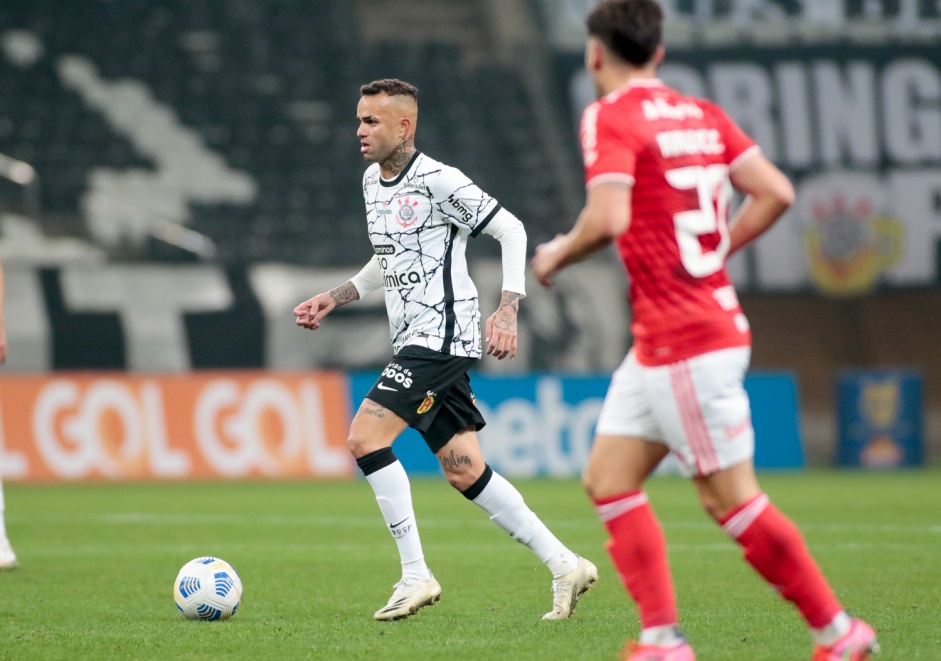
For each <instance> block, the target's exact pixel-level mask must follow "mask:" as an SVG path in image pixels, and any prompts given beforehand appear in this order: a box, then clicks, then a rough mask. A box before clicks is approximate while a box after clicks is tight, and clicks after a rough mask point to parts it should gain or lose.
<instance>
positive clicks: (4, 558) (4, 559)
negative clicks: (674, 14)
mask: <svg viewBox="0 0 941 661" xmlns="http://www.w3.org/2000/svg"><path fill="white" fill-rule="evenodd" d="M18 564H19V563H18V562H17V560H16V553H14V552H13V548H12V547H11V546H10V540H9V539H7V538H6V537H3V538H0V570H3V569H13V568H14V567H16V566H17V565H18Z"/></svg>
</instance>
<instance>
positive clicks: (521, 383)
mask: <svg viewBox="0 0 941 661" xmlns="http://www.w3.org/2000/svg"><path fill="white" fill-rule="evenodd" d="M377 377H378V374H371V373H369V374H367V373H354V374H352V375H351V377H350V388H351V395H352V400H353V406H354V407H355V406H357V405H358V403H359V402H360V401H361V400H362V398H363V397H365V395H366V393H367V392H368V391H369V388H370V387H372V385H373V384H374V383H375V382H376V379H377ZM608 383H609V378H608V377H607V376H598V375H592V376H560V375H549V374H536V375H526V376H487V375H483V374H472V375H471V385H472V386H473V389H474V394H475V396H476V397H477V405H478V407H479V408H480V410H481V412H482V413H483V414H484V417H485V418H486V420H487V426H486V427H484V429H482V430H481V432H480V443H481V447H482V449H483V452H484V456H485V457H486V459H487V462H488V463H489V464H490V465H491V466H493V468H494V470H496V471H498V472H500V473H503V474H505V475H507V476H510V477H523V478H528V477H577V476H579V475H581V472H582V470H583V469H584V467H585V463H586V461H587V459H588V453H589V451H590V449H591V443H592V440H593V437H594V428H595V423H596V422H597V420H598V414H599V413H600V411H601V403H602V400H603V399H604V396H605V393H606V392H607V389H608ZM745 388H746V390H747V391H748V394H749V398H750V399H751V404H752V418H753V421H752V422H753V424H754V427H755V433H756V438H757V441H756V451H755V464H756V466H757V467H758V468H761V469H774V470H781V469H797V468H802V467H803V466H804V454H803V449H802V445H801V435H800V421H799V415H798V411H799V409H798V401H797V387H796V380H795V378H794V376H793V375H792V374H790V373H787V372H768V373H755V374H751V375H749V376H748V377H747V379H746V382H745ZM394 450H395V454H396V456H397V457H398V458H399V459H400V460H401V462H402V464H403V465H404V466H405V468H406V470H408V471H409V472H410V473H412V474H434V473H440V472H441V469H440V467H439V465H438V460H437V459H436V458H435V457H434V455H432V454H431V452H430V451H429V450H428V448H427V446H426V445H425V442H424V440H422V438H421V436H420V435H419V434H418V433H417V432H415V431H414V430H411V429H409V430H406V432H405V433H404V434H403V435H402V436H401V437H400V438H399V439H398V440H397V441H396V442H395V445H394Z"/></svg>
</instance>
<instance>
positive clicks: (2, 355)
mask: <svg viewBox="0 0 941 661" xmlns="http://www.w3.org/2000/svg"><path fill="white" fill-rule="evenodd" d="M5 362H7V331H6V329H5V328H4V327H3V324H2V323H0V365H2V364H3V363H5Z"/></svg>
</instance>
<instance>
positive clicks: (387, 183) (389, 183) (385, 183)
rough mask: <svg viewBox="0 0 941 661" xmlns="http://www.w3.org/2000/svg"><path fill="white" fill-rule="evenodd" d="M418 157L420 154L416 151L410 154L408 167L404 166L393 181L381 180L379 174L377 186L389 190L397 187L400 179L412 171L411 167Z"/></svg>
mask: <svg viewBox="0 0 941 661" xmlns="http://www.w3.org/2000/svg"><path fill="white" fill-rule="evenodd" d="M420 155H421V152H420V151H418V150H417V149H416V150H415V153H414V154H412V158H411V159H410V160H409V162H408V165H406V166H405V167H404V168H403V169H402V171H401V172H399V174H398V175H396V177H395V179H383V178H382V175H381V174H380V175H379V185H380V186H385V187H386V188H390V187H392V186H397V185H398V184H399V182H400V181H402V178H403V177H404V176H405V174H406V173H407V172H408V171H409V170H411V169H412V165H414V164H415V161H416V160H418V157H419V156H420Z"/></svg>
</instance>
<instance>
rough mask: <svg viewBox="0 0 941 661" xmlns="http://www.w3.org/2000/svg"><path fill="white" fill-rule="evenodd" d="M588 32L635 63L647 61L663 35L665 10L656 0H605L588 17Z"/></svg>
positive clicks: (609, 48)
mask: <svg viewBox="0 0 941 661" xmlns="http://www.w3.org/2000/svg"><path fill="white" fill-rule="evenodd" d="M585 25H586V26H587V27H588V34H589V35H591V36H592V37H595V38H596V39H598V40H599V41H600V42H601V43H602V44H604V45H605V46H606V47H607V48H608V50H610V51H611V52H612V53H614V54H615V55H617V56H618V57H620V58H622V59H623V60H624V61H625V62H628V63H630V64H635V65H638V66H640V65H643V64H647V62H649V61H650V59H651V58H652V57H653V56H654V53H656V51H657V47H658V46H659V45H660V43H661V40H662V38H663V10H662V9H661V8H660V5H659V4H657V2H656V1H655V0H602V2H601V3H600V4H598V6H596V7H595V8H594V9H592V10H591V12H589V14H588V18H586V19H585Z"/></svg>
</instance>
